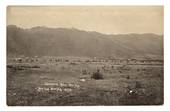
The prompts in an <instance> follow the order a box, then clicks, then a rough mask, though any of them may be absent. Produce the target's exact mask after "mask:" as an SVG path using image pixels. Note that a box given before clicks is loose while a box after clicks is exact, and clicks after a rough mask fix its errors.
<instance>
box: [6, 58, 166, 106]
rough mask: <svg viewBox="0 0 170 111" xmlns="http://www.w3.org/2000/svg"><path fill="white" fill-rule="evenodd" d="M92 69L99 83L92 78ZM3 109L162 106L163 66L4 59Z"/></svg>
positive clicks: (154, 62) (158, 62) (160, 63)
mask: <svg viewBox="0 0 170 111" xmlns="http://www.w3.org/2000/svg"><path fill="white" fill-rule="evenodd" d="M97 70H99V71H100V74H102V77H103V78H101V79H95V78H92V75H93V74H94V73H95V72H96V71H97ZM7 104H8V105H10V106H16V105H17V106H23V105H26V106H30V105H31V106H32V105H33V106H37V105H42V106H44V105H45V106H47V105H50V106H53V105H58V106H61V105H71V106H72V105H73V106H74V105H90V106H91V105H161V104H163V61H162V60H137V59H133V60H131V59H127V60H126V59H117V60H98V59H96V58H94V59H89V58H81V57H79V58H71V57H70V58H69V57H66V58H56V57H34V58H29V57H25V58H8V60H7Z"/></svg>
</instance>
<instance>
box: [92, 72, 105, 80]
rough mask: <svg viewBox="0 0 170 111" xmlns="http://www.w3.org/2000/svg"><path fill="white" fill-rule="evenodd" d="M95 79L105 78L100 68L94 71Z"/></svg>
mask: <svg viewBox="0 0 170 111" xmlns="http://www.w3.org/2000/svg"><path fill="white" fill-rule="evenodd" d="M91 78H93V79H97V80H98V79H104V78H103V74H101V73H100V70H97V72H95V73H93V75H92V77H91Z"/></svg>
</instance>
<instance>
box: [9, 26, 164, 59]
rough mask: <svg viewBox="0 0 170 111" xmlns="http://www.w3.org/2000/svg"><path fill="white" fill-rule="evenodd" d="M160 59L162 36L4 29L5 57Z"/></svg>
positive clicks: (38, 27) (161, 54)
mask: <svg viewBox="0 0 170 111" xmlns="http://www.w3.org/2000/svg"><path fill="white" fill-rule="evenodd" d="M20 55H25V56H76V57H97V58H138V57H139V58H160V57H161V58H162V57H163V35H156V34H152V33H144V34H135V33H133V34H102V33H99V32H95V31H84V30H79V29H75V28H48V27H42V26H37V27H33V28H28V29H24V28H20V27H17V26H15V25H8V26H7V56H20Z"/></svg>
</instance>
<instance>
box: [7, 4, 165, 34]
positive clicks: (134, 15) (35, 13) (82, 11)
mask: <svg viewBox="0 0 170 111" xmlns="http://www.w3.org/2000/svg"><path fill="white" fill-rule="evenodd" d="M163 14H164V9H163V6H8V7H7V25H17V26H19V27H22V28H31V27H35V26H45V27H55V28H59V27H62V28H77V29H80V30H86V31H97V32H100V33H105V34H127V33H155V34H163V27H164V26H163V24H164V23H163V19H164V17H163V16H164V15H163Z"/></svg>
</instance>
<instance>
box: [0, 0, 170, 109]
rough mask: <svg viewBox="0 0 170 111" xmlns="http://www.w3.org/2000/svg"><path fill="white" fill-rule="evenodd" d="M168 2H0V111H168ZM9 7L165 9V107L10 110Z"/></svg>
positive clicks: (99, 0)
mask: <svg viewBox="0 0 170 111" xmlns="http://www.w3.org/2000/svg"><path fill="white" fill-rule="evenodd" d="M168 1H169V0H60V1H59V0H1V1H0V35H1V36H0V110H1V111H23V110H24V111H27V110H28V111H30V110H31V111H32V110H33V111H37V110H41V111H46V110H52V111H56V110H61V111H63V110H64V111H65V110H66V111H80V110H82V111H87V110H92V111H94V110H98V111H103V110H107V111H112V110H114V111H167V110H168V105H169V103H170V96H169V95H170V88H169V87H168V84H169V83H168V80H169V77H170V71H169V70H168V69H170V68H169V67H168V65H170V46H169V42H170V31H169V30H170V27H169V26H170V7H168V5H169V2H170V1H169V2H168ZM8 5H164V12H165V14H164V17H165V21H164V25H165V28H164V50H165V52H164V62H165V66H164V67H165V70H164V74H165V76H164V83H165V93H164V105H162V106H109V107H106V106H95V107H80V106H78V107H8V106H7V105H6V6H8Z"/></svg>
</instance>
